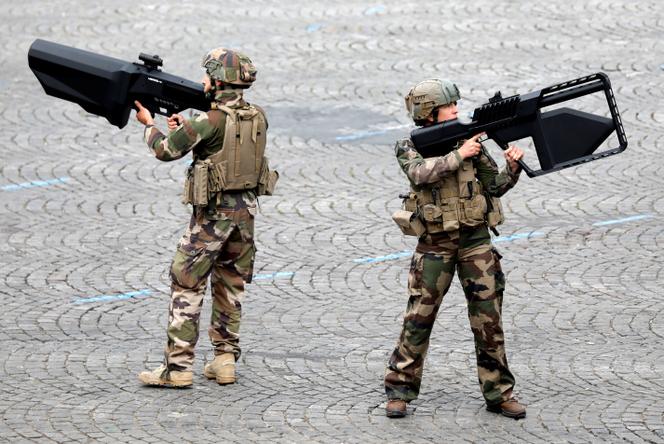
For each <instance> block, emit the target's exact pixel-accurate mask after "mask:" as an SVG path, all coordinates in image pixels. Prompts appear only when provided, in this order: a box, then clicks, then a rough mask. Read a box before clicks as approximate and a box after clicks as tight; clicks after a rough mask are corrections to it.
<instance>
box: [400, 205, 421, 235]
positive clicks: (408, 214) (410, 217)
mask: <svg viewBox="0 0 664 444" xmlns="http://www.w3.org/2000/svg"><path fill="white" fill-rule="evenodd" d="M392 220H394V222H395V223H396V224H397V226H398V227H399V229H400V230H401V232H402V233H403V234H405V235H406V236H417V237H420V236H422V235H423V234H424V233H425V232H426V227H425V226H424V224H423V223H422V221H421V220H420V219H419V218H418V217H417V215H416V214H415V213H413V212H412V211H406V210H397V211H395V212H394V213H393V214H392Z"/></svg>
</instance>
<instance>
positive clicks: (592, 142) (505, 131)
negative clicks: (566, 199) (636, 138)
mask: <svg viewBox="0 0 664 444" xmlns="http://www.w3.org/2000/svg"><path fill="white" fill-rule="evenodd" d="M601 91H604V94H605V96H606V100H607V104H608V106H609V110H610V113H611V118H607V117H602V116H598V115H595V114H590V113H586V112H583V111H579V110H574V109H571V108H558V109H553V110H549V111H541V110H542V108H544V107H547V106H551V105H555V104H558V103H562V102H566V101H570V100H574V99H577V98H579V97H582V96H585V95H588V94H593V93H597V92H601ZM614 131H616V133H617V138H618V142H619V146H618V147H616V148H612V149H609V150H606V151H603V152H600V153H595V151H596V150H597V148H599V147H600V146H601V145H602V143H603V142H604V141H605V140H606V139H607V138H608V137H609V136H610V135H611V134H612V133H613V132H614ZM481 132H486V134H487V137H488V138H490V139H493V140H494V141H495V142H496V143H497V144H498V145H499V146H500V147H501V148H502V149H507V145H508V143H509V142H513V141H515V140H520V139H523V138H526V137H531V138H532V140H533V143H534V145H535V150H536V153H537V157H538V159H539V163H540V168H541V169H539V170H537V171H535V170H533V169H531V168H530V167H528V165H526V164H525V163H524V162H523V161H520V162H519V164H520V165H521V166H522V167H523V169H524V170H525V171H526V174H528V176H529V177H535V176H541V175H543V174H547V173H551V172H553V171H559V170H561V169H564V168H569V167H571V166H575V165H579V164H582V163H585V162H590V161H593V160H597V159H601V158H603V157H607V156H612V155H614V154H618V153H621V152H622V151H624V150H625V149H626V148H627V138H626V136H625V130H624V129H623V126H622V121H621V119H620V113H619V112H618V107H617V105H616V101H615V97H614V96H613V91H612V89H611V83H610V82H609V78H608V76H607V75H606V74H604V73H596V74H592V75H589V76H586V77H581V78H578V79H574V80H570V81H568V82H563V83H559V84H556V85H553V86H549V87H548V88H544V89H541V90H537V91H533V92H530V93H527V94H523V95H515V96H511V97H506V98H503V97H502V96H501V94H500V93H499V92H498V93H496V95H495V96H494V97H493V98H491V99H490V100H489V102H488V103H485V104H484V105H481V106H479V107H478V108H476V109H475V111H474V113H473V117H472V121H471V122H470V123H462V122H460V121H459V120H458V119H455V120H450V121H446V122H441V123H437V124H435V125H431V126H428V127H424V128H417V129H415V130H413V132H412V133H411V139H412V141H413V143H414V145H415V149H416V150H417V151H418V152H419V153H420V154H421V155H422V156H423V157H434V156H442V155H445V154H447V153H449V152H450V151H452V150H453V149H454V146H455V145H456V143H457V142H459V141H460V140H463V139H468V138H470V137H471V136H472V135H474V134H478V133H481Z"/></svg>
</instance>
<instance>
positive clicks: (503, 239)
mask: <svg viewBox="0 0 664 444" xmlns="http://www.w3.org/2000/svg"><path fill="white" fill-rule="evenodd" d="M538 236H544V233H540V232H539V231H531V232H529V233H516V234H512V235H510V236H498V237H495V238H494V239H493V242H494V243H495V242H510V241H513V240H517V239H531V238H533V237H538Z"/></svg>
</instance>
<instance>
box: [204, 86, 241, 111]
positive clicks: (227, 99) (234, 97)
mask: <svg viewBox="0 0 664 444" xmlns="http://www.w3.org/2000/svg"><path fill="white" fill-rule="evenodd" d="M243 92H244V91H243V90H242V89H230V88H229V89H222V90H219V91H217V92H215V94H214V102H213V103H212V107H213V108H214V107H215V104H216V105H223V106H228V107H229V108H239V107H242V106H244V105H246V102H245V101H244V98H243V97H242V93H243Z"/></svg>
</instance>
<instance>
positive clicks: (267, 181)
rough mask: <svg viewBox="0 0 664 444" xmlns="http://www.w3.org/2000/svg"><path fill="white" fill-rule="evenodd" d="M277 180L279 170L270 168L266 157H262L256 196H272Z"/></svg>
mask: <svg viewBox="0 0 664 444" xmlns="http://www.w3.org/2000/svg"><path fill="white" fill-rule="evenodd" d="M277 180H279V172H278V171H276V170H271V169H270V165H269V162H268V160H267V157H263V165H262V166H261V172H260V175H259V176H258V186H257V188H256V194H257V195H258V196H272V194H273V193H274V188H275V187H276V186H277Z"/></svg>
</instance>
